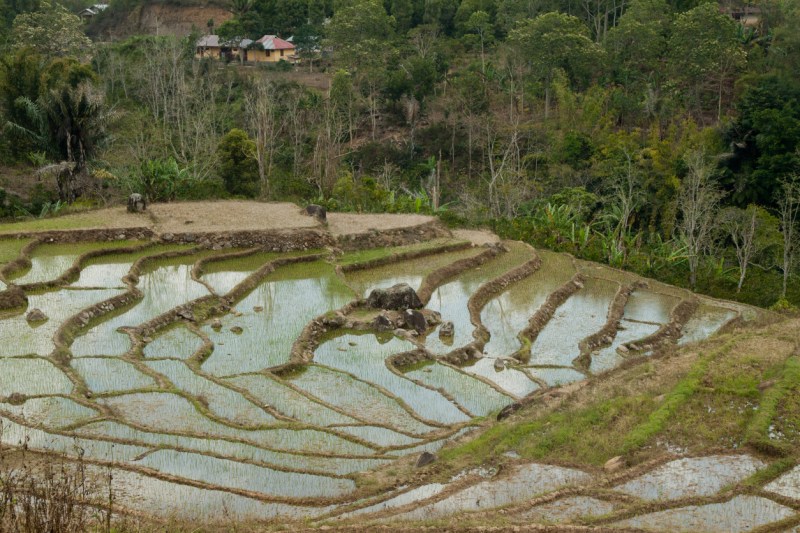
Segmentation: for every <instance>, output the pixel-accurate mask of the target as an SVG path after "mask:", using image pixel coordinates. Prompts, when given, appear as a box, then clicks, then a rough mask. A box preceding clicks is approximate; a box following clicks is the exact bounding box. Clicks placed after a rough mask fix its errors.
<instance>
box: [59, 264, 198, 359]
mask: <svg viewBox="0 0 800 533" xmlns="http://www.w3.org/2000/svg"><path fill="white" fill-rule="evenodd" d="M196 260H197V257H196V256H190V257H181V258H178V259H170V260H161V261H158V262H157V263H156V264H154V265H153V266H151V267H150V269H149V271H148V272H147V273H144V274H142V276H141V277H140V278H139V283H138V284H137V287H138V288H139V290H141V291H142V292H143V293H144V297H143V299H142V300H141V301H138V302H137V303H136V304H135V306H134V307H133V308H131V309H129V310H127V311H125V312H123V313H122V314H120V315H117V316H115V317H113V318H111V319H109V320H106V321H105V322H101V323H100V324H98V325H97V326H95V327H93V328H91V329H90V330H89V331H87V332H86V334H84V335H83V336H80V337H78V338H76V339H75V342H74V343H73V344H72V347H71V349H72V353H73V355H76V356H88V355H122V354H124V353H125V352H126V351H128V349H130V346H131V342H130V338H129V337H128V335H126V334H125V333H123V332H120V331H118V328H121V327H126V326H127V327H135V326H138V325H140V324H142V323H144V322H147V321H148V320H150V319H152V318H155V317H157V316H158V315H161V314H162V313H165V312H167V311H169V310H170V309H172V308H174V307H177V306H179V305H182V304H184V303H186V302H188V301H190V300H194V299H196V298H200V297H201V296H208V295H209V292H208V289H206V287H205V286H203V285H201V284H200V283H197V282H196V281H194V280H193V279H192V276H191V270H192V264H193V263H194V261H196Z"/></svg>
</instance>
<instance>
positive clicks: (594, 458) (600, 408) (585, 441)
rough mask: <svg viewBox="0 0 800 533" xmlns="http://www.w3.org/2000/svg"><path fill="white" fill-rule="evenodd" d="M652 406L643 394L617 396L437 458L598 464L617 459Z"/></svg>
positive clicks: (500, 428) (510, 425)
mask: <svg viewBox="0 0 800 533" xmlns="http://www.w3.org/2000/svg"><path fill="white" fill-rule="evenodd" d="M653 405H654V402H653V400H652V399H651V398H650V397H648V396H646V395H637V396H618V397H615V398H611V399H608V400H605V401H602V402H598V403H597V404H594V405H591V406H589V407H584V408H578V409H574V410H563V411H556V412H553V413H550V414H548V415H546V416H544V417H542V418H540V419H537V420H533V421H522V422H503V423H500V424H497V425H495V426H493V427H491V428H490V429H488V430H487V431H485V432H484V433H483V434H482V435H480V436H479V437H477V438H476V439H473V440H472V441H470V442H467V443H465V444H463V445H461V446H458V447H455V448H452V449H445V450H443V451H442V452H441V457H442V459H444V460H457V459H459V458H469V459H470V460H474V461H476V462H479V461H484V460H486V459H488V458H490V457H492V456H495V455H500V454H502V453H504V452H508V451H515V452H517V453H518V454H520V455H521V456H522V457H526V458H530V459H535V460H554V461H570V462H575V461H577V462H582V463H586V464H594V465H602V464H603V463H604V462H605V461H607V460H608V459H609V458H611V457H613V456H615V455H618V450H619V449H620V447H621V445H622V438H623V437H624V435H625V434H626V431H625V430H626V429H627V428H630V427H632V426H633V425H635V424H636V423H638V422H639V421H640V420H641V419H642V417H643V416H644V415H643V413H647V412H648V411H649V409H651V408H652V407H653Z"/></svg>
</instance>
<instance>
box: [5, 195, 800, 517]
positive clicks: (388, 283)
mask: <svg viewBox="0 0 800 533" xmlns="http://www.w3.org/2000/svg"><path fill="white" fill-rule="evenodd" d="M58 224H59V225H58V227H59V228H61V229H58V230H55V229H53V228H52V227H50V226H48V225H47V220H44V221H42V220H39V221H32V222H22V223H14V224H5V225H2V226H0V233H2V235H0V254H1V255H2V261H3V264H2V267H1V268H2V270H0V278H2V292H0V305H1V306H2V309H3V311H2V320H0V420H2V434H1V435H2V443H3V444H4V445H6V446H5V447H4V448H3V449H2V454H0V459H2V469H0V470H2V472H3V473H2V476H3V478H2V480H3V486H4V487H8V486H10V485H8V484H9V483H13V482H14V479H15V476H16V475H19V473H20V472H22V471H23V470H25V471H28V472H29V473H31V472H32V473H33V475H34V476H35V475H36V474H37V473H41V472H43V471H44V470H45V469H46V466H45V465H47V464H49V463H51V462H57V464H59V465H60V466H59V468H65V469H70V468H72V467H75V468H78V465H79V467H80V468H81V469H82V471H84V472H85V475H86V476H87V479H89V480H90V482H89V485H90V486H91V487H92V488H90V489H86V490H85V491H84V492H82V493H81V494H79V495H78V496H80V501H79V502H78V503H79V504H80V505H85V506H88V507H90V508H92V509H96V510H97V512H98V516H105V515H104V514H103V513H106V512H107V513H108V515H107V516H108V518H107V519H108V520H109V522H110V521H111V520H112V513H111V512H109V511H113V520H114V521H115V522H117V521H121V522H125V521H134V523H135V522H136V521H138V520H142V521H145V522H143V523H148V524H162V525H163V524H169V523H174V524H196V525H197V524H199V525H202V526H203V527H208V528H211V529H213V528H214V527H215V524H221V525H220V526H219V527H221V528H225V527H226V524H228V525H230V524H231V523H236V524H242V527H243V528H244V527H245V526H246V525H247V524H252V525H253V527H256V526H257V527H263V528H266V529H271V528H275V529H280V528H288V529H291V530H300V529H305V528H308V529H314V528H321V527H325V528H328V529H339V530H342V531H352V530H363V531H369V530H372V529H374V528H377V527H378V526H379V525H383V526H386V527H389V528H396V529H398V530H401V529H404V528H407V529H414V528H416V527H423V526H427V527H430V528H432V529H431V530H437V531H439V530H453V531H455V530H459V529H462V528H463V529H467V528H470V527H480V526H486V527H487V528H490V527H495V528H498V529H497V530H504V528H508V529H509V530H513V528H515V527H516V528H518V529H517V530H522V531H526V530H550V528H552V530H563V531H606V530H607V531H642V530H646V531H750V530H755V531H798V530H800V529H798V526H799V525H800V467H796V466H795V465H796V459H797V457H798V453H800V447H799V446H800V444H799V443H800V440H799V439H798V432H800V394H798V391H797V389H796V387H797V386H798V382H799V381H798V372H800V366H798V341H799V340H800V329H799V328H798V326H799V325H800V323H798V321H797V319H792V318H789V319H785V318H782V317H780V316H779V315H777V314H775V313H772V312H770V311H766V310H763V309H758V308H754V307H750V306H746V305H743V304H737V303H733V302H727V301H720V300H715V299H711V298H708V297H704V296H700V295H697V294H694V293H692V292H690V291H687V290H684V289H679V288H676V287H672V286H668V285H665V284H662V283H659V282H656V281H653V280H648V279H644V278H641V277H638V276H636V275H635V274H631V273H626V272H623V271H620V270H616V269H613V268H610V267H607V266H603V265H600V264H596V263H590V262H586V261H582V260H578V259H576V258H574V257H572V256H570V255H567V254H561V253H555V252H549V251H546V250H539V249H534V248H532V247H531V246H529V245H527V244H524V243H522V242H517V241H500V240H499V239H497V238H496V237H495V236H494V235H492V234H490V233H488V232H485V231H471V230H469V231H468V230H459V231H450V230H448V229H447V228H446V227H445V226H443V225H442V224H441V223H440V222H439V221H438V220H437V219H435V218H433V217H425V216H420V215H355V214H338V213H328V214H327V219H326V220H324V219H323V217H314V216H308V215H306V214H305V213H304V212H303V211H302V210H301V208H300V207H298V206H296V205H294V204H280V203H256V202H243V201H241V202H240V201H236V202H233V201H231V202H205V203H176V204H154V205H153V206H150V207H149V208H148V210H147V211H146V212H145V213H142V214H131V213H127V212H126V211H125V208H124V207H120V208H111V209H107V210H105V211H90V212H87V213H82V214H75V215H68V216H66V217H61V218H60V219H59V221H58ZM12 507H13V506H12ZM4 509H7V507H4ZM0 518H1V517H0ZM149 521H152V522H149ZM154 527H156V526H154ZM793 528H794V529H793ZM167 530H169V528H168V527H167Z"/></svg>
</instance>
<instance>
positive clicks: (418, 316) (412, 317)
mask: <svg viewBox="0 0 800 533" xmlns="http://www.w3.org/2000/svg"><path fill="white" fill-rule="evenodd" d="M403 323H404V324H405V328H406V329H413V330H414V331H416V332H417V333H419V334H420V335H422V334H423V333H425V330H426V329H428V321H427V320H425V315H423V314H422V313H420V312H419V311H417V310H415V309H406V311H405V313H403Z"/></svg>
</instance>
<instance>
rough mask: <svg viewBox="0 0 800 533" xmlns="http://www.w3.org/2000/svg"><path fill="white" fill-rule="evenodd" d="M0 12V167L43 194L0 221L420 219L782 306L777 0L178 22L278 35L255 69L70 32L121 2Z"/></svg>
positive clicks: (254, 8)
mask: <svg viewBox="0 0 800 533" xmlns="http://www.w3.org/2000/svg"><path fill="white" fill-rule="evenodd" d="M5 4H7V7H8V9H7V10H4V14H5V15H6V17H5V20H4V21H3V24H2V28H0V33H4V34H5V36H6V44H5V46H4V47H0V56H1V57H0V108H1V109H2V114H3V121H2V122H3V123H4V125H5V130H4V135H3V137H2V139H0V159H2V162H3V163H5V164H6V165H9V166H13V167H15V168H16V169H20V168H22V169H25V168H27V169H29V172H30V173H31V174H34V173H36V174H37V175H38V176H39V178H40V180H43V181H44V183H46V184H48V185H49V187H41V186H40V187H39V189H38V190H37V191H31V192H30V193H27V192H26V193H25V194H22V195H19V196H18V195H11V194H8V195H7V196H6V197H5V198H0V200H2V201H0V204H2V206H0V207H2V208H0V215H3V216H20V215H21V214H26V213H30V214H33V215H40V214H41V215H46V214H48V213H51V212H52V211H53V206H56V207H57V208H58V209H60V206H61V204H62V203H70V202H72V201H73V200H74V199H75V198H76V197H79V196H80V197H81V201H88V202H97V201H99V202H100V203H104V202H107V201H116V200H118V199H120V198H122V197H124V195H125V194H127V193H129V192H140V193H143V194H145V195H146V196H147V197H148V198H149V199H150V200H151V201H162V200H163V201H170V200H177V199H202V198H216V197H227V196H241V197H256V198H264V199H291V200H296V201H302V202H315V203H321V204H323V205H325V206H327V207H328V208H329V209H333V210H345V211H347V210H351V211H371V212H414V213H431V214H438V215H440V216H441V217H442V219H443V220H444V221H445V222H447V223H449V224H453V225H488V226H490V227H492V228H493V229H494V230H495V231H496V232H498V233H499V234H500V235H501V236H503V237H508V238H514V239H522V240H525V241H528V242H530V243H532V244H534V245H537V246H541V247H548V248H555V249H557V250H560V251H568V252H570V253H573V254H575V255H577V256H579V257H581V258H586V259H591V260H597V261H603V262H605V263H608V264H611V265H613V266H616V267H621V268H625V269H630V270H633V271H636V272H638V273H641V274H643V275H646V276H651V277H655V278H658V279H660V280H663V281H666V282H669V283H673V284H678V285H682V286H686V287H690V288H692V289H695V290H697V291H700V292H704V293H707V294H711V295H714V296H717V297H723V298H732V299H736V300H739V301H743V302H747V303H751V304H756V305H760V306H763V307H769V306H771V305H773V304H775V303H776V302H777V301H779V299H781V298H784V299H785V300H786V302H787V303H788V304H789V305H797V304H799V303H800V284H798V283H793V282H792V281H794V280H795V279H796V278H795V270H796V266H797V261H798V253H797V251H798V247H797V244H796V243H797V238H796V235H797V226H798V224H800V215H799V214H798V213H800V178H798V175H800V155H799V154H800V104H798V102H800V82H798V80H797V79H796V76H793V73H794V72H795V71H796V69H797V67H798V65H800V42H798V39H797V37H796V32H795V31H794V29H795V28H796V27H797V25H798V23H799V22H800V10H798V8H797V6H796V5H794V4H793V3H791V2H784V1H781V0H769V1H767V2H762V3H760V4H759V6H758V9H757V10H756V11H755V15H754V17H751V18H748V19H741V20H739V19H737V18H736V16H734V15H736V13H738V12H739V11H740V10H741V9H742V8H744V7H745V3H741V4H740V3H739V2H732V3H731V2H725V3H720V5H718V4H717V3H716V2H710V3H709V2H695V1H689V2H683V1H678V0H635V1H633V2H630V3H623V4H619V3H617V2H612V1H611V0H601V1H599V2H595V3H592V4H591V5H588V4H587V5H580V4H576V3H569V2H562V1H556V0H541V1H538V2H535V3H534V4H528V3H524V2H519V1H517V0H481V1H479V2H478V1H472V0H436V1H434V2H427V3H414V2H409V1H408V0H392V1H391V2H383V3H381V2H375V1H372V0H351V1H347V2H344V3H335V2H327V1H319V2H311V3H308V2H306V3H297V2H294V1H289V2H273V1H267V0H236V1H232V2H221V3H219V4H218V5H220V6H222V7H226V8H228V9H229V11H230V12H231V13H232V15H233V18H232V19H230V20H228V21H226V22H224V23H219V24H217V23H215V22H214V21H208V24H207V25H206V26H207V27H206V28H201V30H202V31H211V32H215V33H217V34H218V35H219V36H220V38H221V39H222V41H223V42H224V43H225V42H230V43H234V42H235V41H237V40H239V39H242V38H250V39H255V38H259V37H261V36H262V35H264V34H277V35H279V36H282V37H284V38H288V36H290V35H294V36H295V37H296V43H297V46H298V49H297V54H298V55H299V56H300V57H301V58H302V63H300V64H299V65H296V66H292V65H290V64H288V63H286V62H285V61H284V62H283V63H282V64H281V65H280V66H266V65H259V66H258V67H257V68H241V67H240V66H239V65H237V64H236V62H232V64H230V65H228V66H227V67H223V68H217V67H220V66H222V65H220V64H218V63H216V60H215V59H212V58H205V59H203V60H198V59H196V58H195V57H194V44H195V39H196V37H197V35H193V36H190V37H188V38H185V39H180V38H173V37H163V36H143V35H139V36H133V37H131V38H129V39H127V40H124V41H119V42H112V43H103V44H94V45H93V46H92V47H89V46H85V44H86V42H85V39H86V36H85V35H84V34H83V30H84V29H86V31H88V33H89V34H90V35H94V33H93V32H94V31H95V30H97V31H99V27H100V26H103V27H104V28H105V29H104V30H103V32H104V35H107V34H108V30H109V26H108V25H109V24H112V25H113V23H114V21H115V20H116V21H120V20H122V19H124V18H125V17H126V16H127V15H128V14H130V13H131V12H132V10H134V9H137V8H141V7H142V2H141V1H137V0H126V1H119V2H115V3H113V4H112V6H111V7H110V8H109V9H108V10H107V11H106V12H104V13H103V14H102V15H100V16H98V17H97V19H96V20H97V22H92V23H90V24H89V25H88V26H81V25H80V24H82V23H81V22H80V21H79V20H78V18H77V17H76V16H75V15H74V13H75V12H77V11H78V10H79V8H81V7H82V4H81V3H80V2H69V3H62V4H59V3H58V2H55V1H54V2H17V1H14V2H11V1H8V0H7V1H6V2H5ZM189 4H190V2H184V1H174V2H171V3H170V5H171V6H173V7H175V8H179V7H180V6H186V5H189ZM70 10H71V11H72V12H70ZM737 16H738V15H737ZM326 20H328V21H329V22H328V23H326V24H323V22H324V21H326ZM53 28H60V29H61V30H59V31H58V34H59V37H60V38H59V39H42V38H40V37H41V35H42V33H43V31H44V32H45V34H51V33H52V32H53ZM112 33H113V32H112ZM78 50H80V51H78ZM323 50H324V51H325V53H323ZM328 52H331V53H328ZM315 69H316V72H315ZM306 76H308V77H306ZM315 76H316V77H315ZM322 87H327V89H326V90H321V88H322ZM112 111H113V112H112ZM14 185H15V184H9V185H8V188H9V190H16V187H14ZM23 189H24V187H23ZM34 192H35V194H34ZM57 201H58V202H59V203H58V204H56V202H57ZM56 210H57V209H56Z"/></svg>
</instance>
